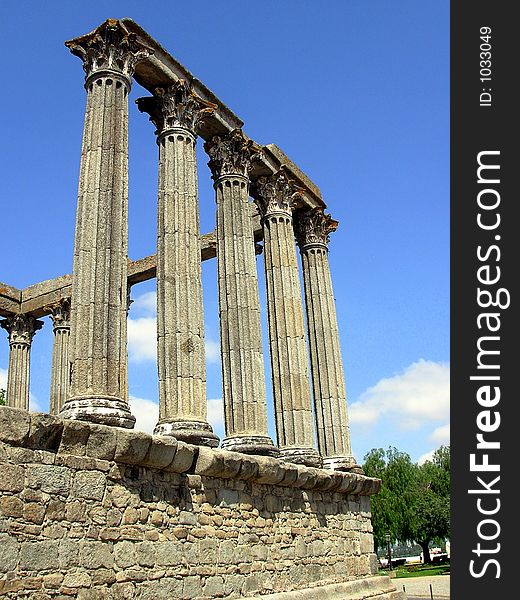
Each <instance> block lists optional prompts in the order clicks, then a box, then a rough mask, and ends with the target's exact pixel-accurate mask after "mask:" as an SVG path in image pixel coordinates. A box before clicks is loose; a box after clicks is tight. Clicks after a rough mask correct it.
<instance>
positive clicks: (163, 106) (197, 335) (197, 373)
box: [137, 79, 218, 446]
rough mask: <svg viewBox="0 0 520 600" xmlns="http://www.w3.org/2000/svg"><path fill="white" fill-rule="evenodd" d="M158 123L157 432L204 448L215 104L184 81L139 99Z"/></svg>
mask: <svg viewBox="0 0 520 600" xmlns="http://www.w3.org/2000/svg"><path fill="white" fill-rule="evenodd" d="M137 104H138V107H139V110H141V111H145V112H147V113H149V114H150V120H151V121H152V122H153V123H154V125H155V126H156V127H157V131H156V134H157V144H158V145H159V191H158V220H157V366H158V371H159V422H158V423H157V426H156V427H155V433H157V434H162V435H172V436H174V437H176V438H177V439H180V440H183V441H186V442H189V443H192V444H202V445H207V446H218V437H217V436H216V435H215V434H214V433H213V431H212V429H211V426H210V425H209V424H208V422H207V405H206V363H205V347H204V310H203V305H202V270H201V260H200V252H201V247H200V222H199V207H198V185H197V160H196V156H195V149H196V130H197V127H198V124H199V123H200V121H201V119H202V117H203V116H204V115H205V114H208V113H211V112H213V110H214V105H212V104H209V103H208V102H205V101H204V100H202V99H201V98H199V97H198V96H197V95H196V94H195V93H194V92H193V91H192V89H191V86H190V85H189V83H188V82H187V81H185V80H182V79H181V80H179V81H178V82H176V83H175V84H174V85H172V86H170V87H168V88H167V89H164V88H157V89H156V90H155V92H154V96H153V97H148V98H139V99H138V100H137Z"/></svg>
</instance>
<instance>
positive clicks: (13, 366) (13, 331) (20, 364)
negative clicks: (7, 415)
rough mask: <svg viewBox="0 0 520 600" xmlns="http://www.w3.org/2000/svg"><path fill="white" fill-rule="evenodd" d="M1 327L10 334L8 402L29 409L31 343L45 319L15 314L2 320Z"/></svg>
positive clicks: (8, 404) (13, 405)
mask: <svg viewBox="0 0 520 600" xmlns="http://www.w3.org/2000/svg"><path fill="white" fill-rule="evenodd" d="M0 327H2V328H3V329H5V330H7V332H8V334H9V365H8V368H7V369H8V370H7V398H6V404H7V406H12V407H13V408H23V409H25V410H29V375H30V361H31V343H32V339H33V337H34V334H35V333H36V331H37V330H38V329H41V328H42V327H43V321H38V320H36V319H35V318H34V317H31V316H28V315H14V316H13V317H9V318H7V319H4V320H3V321H0Z"/></svg>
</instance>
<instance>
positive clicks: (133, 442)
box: [114, 429, 152, 465]
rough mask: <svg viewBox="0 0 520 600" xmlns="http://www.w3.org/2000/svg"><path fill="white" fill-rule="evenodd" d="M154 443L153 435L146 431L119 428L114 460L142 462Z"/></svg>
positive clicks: (128, 462) (130, 462)
mask: <svg viewBox="0 0 520 600" xmlns="http://www.w3.org/2000/svg"><path fill="white" fill-rule="evenodd" d="M151 443H152V436H151V435H150V434H148V433H145V432H144V431H133V430H128V431H125V430H124V429H119V430H118V432H117V443H116V450H115V454H114V460H115V461H117V462H122V463H127V464H131V465H133V464H141V463H142V462H143V460H144V458H145V456H146V455H147V453H148V450H149V448H150V445H151Z"/></svg>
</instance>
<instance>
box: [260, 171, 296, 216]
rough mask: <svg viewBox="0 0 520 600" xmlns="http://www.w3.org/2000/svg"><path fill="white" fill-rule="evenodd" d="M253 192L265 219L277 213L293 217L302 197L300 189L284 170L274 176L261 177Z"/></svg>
mask: <svg viewBox="0 0 520 600" xmlns="http://www.w3.org/2000/svg"><path fill="white" fill-rule="evenodd" d="M251 191H252V195H253V198H254V199H255V202H256V204H257V206H258V210H259V211H260V214H261V215H262V216H263V217H267V216H269V215H271V214H275V213H286V214H288V215H291V213H292V209H293V208H294V207H295V206H296V205H297V204H298V203H299V200H300V195H301V191H300V189H299V188H298V187H296V185H295V182H294V181H293V180H292V179H290V178H289V177H288V175H287V173H286V172H285V171H284V170H283V169H280V170H279V171H277V172H276V173H274V174H273V175H269V176H266V175H262V176H261V177H259V178H258V179H257V180H256V182H255V183H254V184H253V186H252V190H251Z"/></svg>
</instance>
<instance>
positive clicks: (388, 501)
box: [363, 448, 416, 549]
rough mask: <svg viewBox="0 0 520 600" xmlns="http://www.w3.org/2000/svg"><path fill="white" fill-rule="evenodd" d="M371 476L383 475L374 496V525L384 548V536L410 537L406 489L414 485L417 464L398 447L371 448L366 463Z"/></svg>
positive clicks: (392, 539) (394, 539) (379, 476)
mask: <svg viewBox="0 0 520 600" xmlns="http://www.w3.org/2000/svg"><path fill="white" fill-rule="evenodd" d="M363 469H364V471H365V473H366V474H367V475H368V476H370V477H378V478H379V479H381V481H382V483H381V491H380V492H379V494H377V495H375V496H372V499H371V507H372V525H373V527H374V541H375V543H376V545H377V547H378V549H383V548H385V545H386V542H385V536H386V534H387V533H389V534H390V539H391V541H392V542H396V541H405V540H408V539H410V537H411V530H410V528H409V524H410V516H409V505H408V502H407V501H406V500H407V493H408V491H409V490H410V488H411V487H412V486H413V485H414V481H415V469H416V467H415V465H414V464H413V463H412V461H411V459H410V456H409V455H408V454H406V453H405V452H399V451H398V450H397V449H396V448H388V450H387V451H386V452H385V451H384V450H383V449H382V448H377V449H373V450H371V451H370V452H369V453H368V454H367V455H366V456H365V464H364V465H363Z"/></svg>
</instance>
